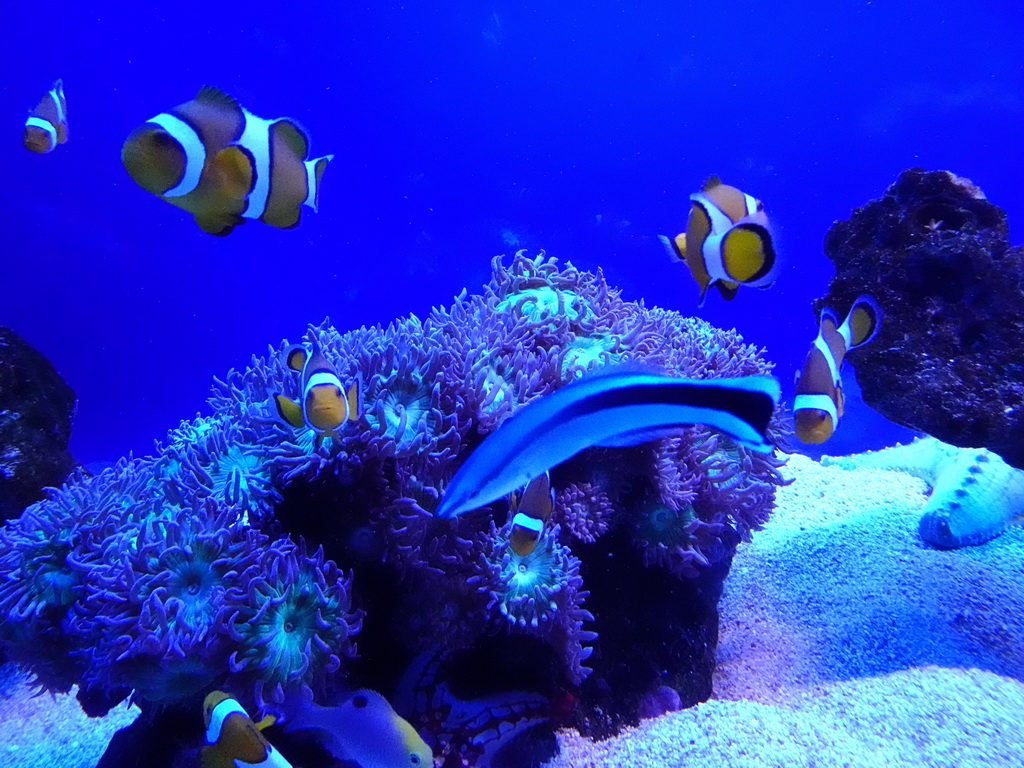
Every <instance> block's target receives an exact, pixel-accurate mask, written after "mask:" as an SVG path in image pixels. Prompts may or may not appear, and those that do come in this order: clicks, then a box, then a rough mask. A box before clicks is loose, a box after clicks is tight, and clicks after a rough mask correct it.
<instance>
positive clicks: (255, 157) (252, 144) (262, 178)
mask: <svg viewBox="0 0 1024 768" xmlns="http://www.w3.org/2000/svg"><path fill="white" fill-rule="evenodd" d="M242 114H243V115H245V130H243V131H242V136H241V138H239V139H238V141H237V142H236V143H237V144H238V145H239V146H240V147H242V148H243V149H245V150H246V151H247V152H248V153H249V156H250V157H251V158H252V164H253V169H252V171H253V176H254V177H255V178H254V179H253V187H252V192H250V193H249V200H248V204H247V205H246V207H245V210H244V211H242V216H244V217H245V218H247V219H258V218H259V217H260V216H262V215H263V213H264V211H266V210H267V201H268V200H269V199H270V167H271V163H270V128H271V126H272V125H273V124H274V123H275V122H277V121H276V120H264V119H263V118H262V117H257V116H256V115H254V114H253V113H252V112H250V111H249V110H247V109H243V110H242Z"/></svg>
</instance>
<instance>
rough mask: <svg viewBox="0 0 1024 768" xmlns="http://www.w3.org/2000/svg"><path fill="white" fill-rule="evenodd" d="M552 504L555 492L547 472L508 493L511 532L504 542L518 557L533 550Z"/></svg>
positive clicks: (548, 516) (548, 518)
mask: <svg viewBox="0 0 1024 768" xmlns="http://www.w3.org/2000/svg"><path fill="white" fill-rule="evenodd" d="M554 506H555V491H554V489H553V488H552V487H551V477H550V476H549V475H548V473H547V472H544V473H543V474H541V475H538V476H537V477H535V478H534V479H533V480H531V481H530V483H529V485H527V486H526V488H525V489H523V490H520V491H513V492H512V494H511V495H510V496H509V512H510V514H511V515H512V532H511V533H510V534H509V538H508V543H509V546H510V547H511V548H512V551H513V552H515V553H516V554H517V555H519V556H520V557H526V555H528V554H530V553H531V552H533V550H534V549H535V548H536V546H537V542H538V541H540V537H541V536H542V535H543V534H544V528H545V526H546V525H547V522H548V520H550V519H551V512H552V510H553V509H554Z"/></svg>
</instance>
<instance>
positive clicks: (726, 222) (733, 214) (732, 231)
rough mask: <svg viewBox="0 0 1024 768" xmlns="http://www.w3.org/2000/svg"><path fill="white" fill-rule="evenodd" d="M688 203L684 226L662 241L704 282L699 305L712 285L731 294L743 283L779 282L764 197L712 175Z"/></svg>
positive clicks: (727, 295) (763, 285)
mask: <svg viewBox="0 0 1024 768" xmlns="http://www.w3.org/2000/svg"><path fill="white" fill-rule="evenodd" d="M690 203H691V204H690V216H689V218H688V219H687V221H686V231H685V232H682V233H680V234H678V235H676V236H675V238H674V239H672V240H669V238H667V237H665V236H664V235H662V236H661V241H662V243H663V244H664V245H665V248H666V249H667V250H668V252H669V254H670V255H671V256H672V257H673V258H679V259H682V260H683V261H685V262H686V266H688V267H689V268H690V273H691V274H692V275H693V279H694V280H696V281H697V285H698V286H699V287H700V298H699V304H698V305H699V306H703V304H704V297H705V295H706V294H707V290H708V288H709V287H710V286H712V285H716V286H718V290H719V292H720V293H721V294H722V297H723V298H724V299H727V300H729V299H733V298H735V296H736V291H737V290H739V287H740V285H749V286H753V287H755V288H768V287H770V286H771V285H772V283H774V282H775V277H776V272H777V269H776V258H775V248H774V246H773V245H772V234H771V230H770V229H769V226H768V216H767V215H766V214H765V212H764V204H763V203H762V202H761V201H760V200H758V199H756V198H754V197H751V196H750V195H748V194H745V193H743V192H741V191H740V190H738V189H737V188H736V187H730V186H729V185H728V184H723V183H722V182H721V180H720V179H719V178H718V177H717V176H712V177H710V178H709V179H708V180H707V181H706V182H704V187H703V189H701V191H700V192H695V193H693V194H692V195H690Z"/></svg>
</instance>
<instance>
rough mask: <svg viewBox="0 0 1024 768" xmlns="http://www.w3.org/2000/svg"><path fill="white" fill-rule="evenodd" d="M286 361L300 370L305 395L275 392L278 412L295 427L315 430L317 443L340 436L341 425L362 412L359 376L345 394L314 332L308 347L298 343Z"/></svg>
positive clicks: (336, 372)
mask: <svg viewBox="0 0 1024 768" xmlns="http://www.w3.org/2000/svg"><path fill="white" fill-rule="evenodd" d="M285 362H286V363H287V365H288V367H289V368H291V369H292V370H293V371H301V372H302V378H301V387H302V396H301V398H300V400H299V401H297V402H296V401H295V400H291V399H289V398H287V397H285V396H284V395H282V394H280V393H274V396H273V400H274V405H275V406H276V408H277V415H278V416H280V417H281V419H282V420H283V421H284V422H285V423H287V424H290V425H291V426H293V427H302V426H306V427H309V428H310V429H312V430H313V431H314V432H315V433H316V444H317V445H319V444H320V443H321V442H322V441H323V439H324V438H325V437H338V436H339V435H338V430H339V428H340V427H341V426H342V425H344V424H345V423H346V422H349V421H355V420H356V419H358V418H359V417H360V416H361V415H362V411H361V402H362V391H361V390H362V383H361V381H360V379H359V377H356V379H355V380H354V381H353V382H352V384H351V385H349V388H348V392H347V393H346V391H345V388H344V386H343V385H342V383H341V379H340V378H338V371H337V369H336V368H335V367H334V366H333V365H331V363H330V362H329V361H328V360H327V358H326V357H324V354H323V352H321V351H320V345H319V344H317V342H316V339H315V338H314V337H313V334H312V333H310V335H309V349H308V350H307V349H306V347H305V346H303V345H302V344H296V345H295V346H293V347H291V348H290V349H289V350H288V351H287V352H286V353H285Z"/></svg>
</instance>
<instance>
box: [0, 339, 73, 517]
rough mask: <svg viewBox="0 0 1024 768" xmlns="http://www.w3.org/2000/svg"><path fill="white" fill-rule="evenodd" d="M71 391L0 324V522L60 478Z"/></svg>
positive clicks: (65, 463)
mask: <svg viewBox="0 0 1024 768" xmlns="http://www.w3.org/2000/svg"><path fill="white" fill-rule="evenodd" d="M75 404H76V399H75V393H74V392H73V391H72V390H71V388H70V387H69V386H68V385H67V384H65V383H64V380H63V379H62V378H61V377H60V374H58V373H57V371H56V370H54V367H53V365H51V364H50V361H49V360H47V359H46V358H45V357H43V355H41V354H40V353H39V352H38V351H36V350H35V349H34V348H33V347H31V346H29V344H28V343H27V342H26V341H25V340H24V339H22V338H21V337H20V336H18V334H16V333H15V332H14V331H12V330H10V329H9V328H2V327H0V521H2V520H6V519H8V518H11V517H15V516H17V515H18V514H20V513H21V511H22V510H23V509H24V508H25V507H27V506H28V505H29V504H31V503H33V502H35V501H38V500H39V499H41V498H42V497H43V493H42V490H43V488H45V487H46V486H56V485H60V484H61V483H63V482H64V479H65V478H66V477H67V475H68V472H70V471H71V469H72V467H74V466H75V461H74V459H72V458H71V454H70V452H69V451H68V440H69V438H70V437H71V420H72V418H73V417H74V413H75Z"/></svg>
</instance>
